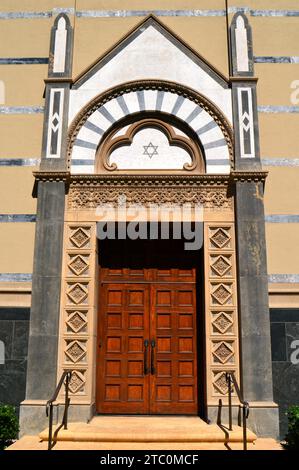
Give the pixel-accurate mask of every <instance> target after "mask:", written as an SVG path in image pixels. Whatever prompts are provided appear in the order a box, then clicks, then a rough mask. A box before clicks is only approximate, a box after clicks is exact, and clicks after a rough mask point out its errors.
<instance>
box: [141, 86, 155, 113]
mask: <svg viewBox="0 0 299 470" xmlns="http://www.w3.org/2000/svg"><path fill="white" fill-rule="evenodd" d="M157 94H158V92H157V90H144V102H145V109H146V110H148V111H155V109H156V102H157Z"/></svg>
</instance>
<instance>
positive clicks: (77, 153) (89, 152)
mask: <svg viewBox="0 0 299 470" xmlns="http://www.w3.org/2000/svg"><path fill="white" fill-rule="evenodd" d="M94 159H95V150H93V149H88V148H86V147H81V146H79V145H74V147H73V152H72V160H94Z"/></svg>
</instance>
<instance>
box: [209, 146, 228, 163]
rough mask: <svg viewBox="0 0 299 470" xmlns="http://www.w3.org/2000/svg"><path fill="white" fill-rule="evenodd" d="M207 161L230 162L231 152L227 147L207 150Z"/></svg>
mask: <svg viewBox="0 0 299 470" xmlns="http://www.w3.org/2000/svg"><path fill="white" fill-rule="evenodd" d="M205 155H206V160H207V161H209V160H210V159H211V162H212V159H217V160H218V159H219V160H222V159H223V160H228V161H229V151H228V147H227V146H223V147H216V148H213V149H207V150H205Z"/></svg>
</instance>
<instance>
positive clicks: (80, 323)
mask: <svg viewBox="0 0 299 470" xmlns="http://www.w3.org/2000/svg"><path fill="white" fill-rule="evenodd" d="M67 324H68V325H69V327H70V328H71V329H72V330H73V331H74V332H75V333H78V332H79V331H80V330H82V328H83V327H84V326H86V320H85V318H84V316H83V315H82V314H81V313H80V312H77V311H76V312H74V313H72V315H71V316H70V317H69V319H68V321H67Z"/></svg>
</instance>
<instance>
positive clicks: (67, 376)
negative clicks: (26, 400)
mask: <svg viewBox="0 0 299 470" xmlns="http://www.w3.org/2000/svg"><path fill="white" fill-rule="evenodd" d="M71 376H72V371H69V370H67V371H64V372H63V374H62V376H61V377H60V380H59V382H58V385H57V387H56V389H55V392H54V395H53V396H52V398H51V399H50V400H48V401H47V403H46V415H47V417H48V418H49V435H48V450H51V449H52V447H53V445H54V444H55V442H56V441H55V439H54V440H53V403H54V402H55V401H56V398H57V396H58V393H59V392H60V389H61V387H62V386H63V384H64V387H65V398H64V412H63V418H62V423H61V425H60V426H59V427H58V428H57V429H56V431H55V434H57V432H58V431H59V429H61V428H62V426H63V428H64V429H67V418H68V408H69V405H70V398H69V383H70V380H71Z"/></svg>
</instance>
